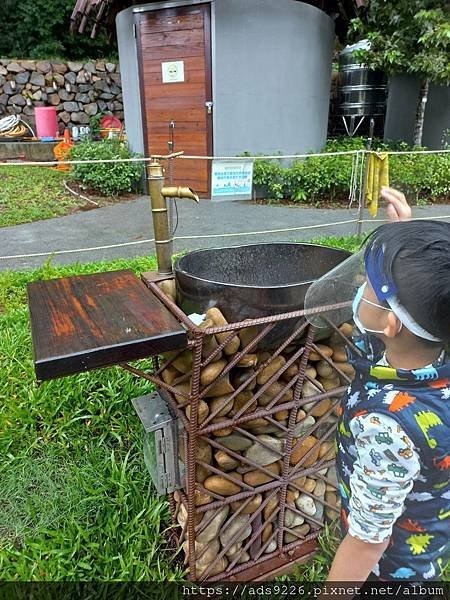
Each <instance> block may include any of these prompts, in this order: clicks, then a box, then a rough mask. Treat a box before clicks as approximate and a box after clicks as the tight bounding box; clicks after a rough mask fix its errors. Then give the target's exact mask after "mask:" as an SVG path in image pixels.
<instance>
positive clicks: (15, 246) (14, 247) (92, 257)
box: [0, 196, 450, 270]
mask: <svg viewBox="0 0 450 600" xmlns="http://www.w3.org/2000/svg"><path fill="white" fill-rule="evenodd" d="M178 207H179V227H178V230H177V233H176V235H177V236H192V235H202V236H207V237H205V238H202V239H197V240H177V241H176V242H175V251H180V250H192V249H196V248H207V247H216V246H233V245H239V244H245V243H256V242H260V241H283V240H308V239H311V238H317V237H324V236H331V235H333V236H342V235H349V234H352V233H355V224H354V223H352V224H346V225H333V226H331V227H326V228H312V229H306V230H303V231H293V232H283V233H277V234H269V235H245V236H240V237H217V238H215V237H213V236H214V235H216V234H223V233H229V232H245V233H247V232H251V231H263V230H270V229H284V228H289V227H302V226H311V225H318V224H324V223H336V222H339V221H347V220H350V219H354V218H355V217H356V210H355V209H350V210H348V209H314V208H298V207H286V206H270V205H264V206H262V205H254V204H251V203H247V202H221V203H212V202H209V201H206V200H204V201H201V202H200V204H199V205H196V204H195V203H193V202H191V201H189V200H182V201H179V202H178ZM437 215H450V206H449V205H438V206H433V207H424V208H421V207H417V208H415V209H414V216H416V217H425V216H437ZM449 220H450V219H449ZM372 228H373V227H372V226H371V224H366V225H365V230H367V229H372ZM151 238H153V227H152V219H151V212H150V203H149V199H148V197H147V196H143V197H140V198H138V199H136V200H132V201H130V202H123V203H120V204H115V205H113V206H109V207H105V208H99V209H96V210H92V211H88V212H80V213H77V214H74V215H69V216H66V217H59V218H57V219H49V220H46V221H37V222H35V223H26V224H24V225H16V226H14V227H7V228H0V256H5V255H17V254H31V253H38V252H52V251H56V250H68V249H76V248H90V247H94V246H105V245H109V244H118V243H122V242H130V241H138V240H144V239H151ZM154 251H155V250H154V245H153V244H152V243H148V244H142V245H136V246H125V247H122V248H111V249H107V250H95V251H89V252H82V253H71V254H63V255H60V256H56V257H55V258H54V263H59V264H70V263H75V262H82V263H84V262H91V261H98V260H108V259H113V258H119V257H134V256H145V255H146V254H154ZM47 258H48V255H47V256H40V257H33V258H21V259H8V260H2V259H0V270H5V269H29V268H34V267H38V266H40V265H42V264H43V262H44V261H45V260H46V259H47Z"/></svg>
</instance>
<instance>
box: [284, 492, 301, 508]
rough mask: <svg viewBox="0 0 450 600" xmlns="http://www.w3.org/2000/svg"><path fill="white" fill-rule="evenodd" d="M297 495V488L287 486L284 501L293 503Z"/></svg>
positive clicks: (298, 493)
mask: <svg viewBox="0 0 450 600" xmlns="http://www.w3.org/2000/svg"><path fill="white" fill-rule="evenodd" d="M299 495H300V492H299V491H298V490H291V489H289V488H288V490H287V492H286V502H287V503H288V504H294V502H295V501H296V500H297V498H298V497H299Z"/></svg>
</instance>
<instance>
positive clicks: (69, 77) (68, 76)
mask: <svg viewBox="0 0 450 600" xmlns="http://www.w3.org/2000/svg"><path fill="white" fill-rule="evenodd" d="M64 79H65V80H66V81H68V82H69V83H71V84H72V85H73V84H74V83H75V81H76V80H77V76H76V74H75V73H74V72H73V71H69V72H68V73H66V74H65V75H64Z"/></svg>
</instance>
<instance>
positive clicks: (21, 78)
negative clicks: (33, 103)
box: [14, 71, 30, 83]
mask: <svg viewBox="0 0 450 600" xmlns="http://www.w3.org/2000/svg"><path fill="white" fill-rule="evenodd" d="M14 79H15V80H16V82H17V83H28V80H29V79H30V74H29V73H28V71H24V72H23V73H17V75H16V76H15V77H14Z"/></svg>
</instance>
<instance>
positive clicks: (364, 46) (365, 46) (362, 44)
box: [341, 40, 371, 54]
mask: <svg viewBox="0 0 450 600" xmlns="http://www.w3.org/2000/svg"><path fill="white" fill-rule="evenodd" d="M370 45H371V44H370V41H369V40H360V41H359V42H356V43H355V44H351V46H345V48H344V49H343V50H342V52H341V54H353V52H355V51H356V50H369V49H370Z"/></svg>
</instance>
